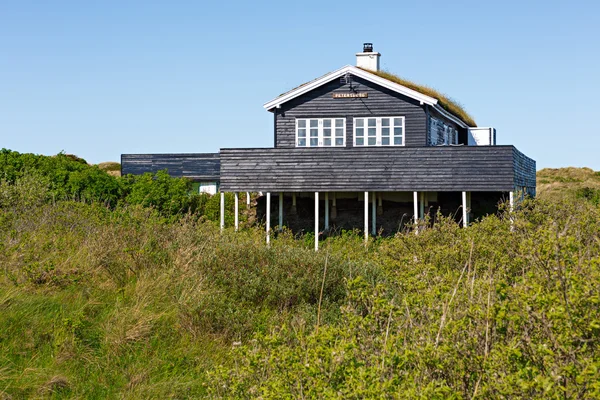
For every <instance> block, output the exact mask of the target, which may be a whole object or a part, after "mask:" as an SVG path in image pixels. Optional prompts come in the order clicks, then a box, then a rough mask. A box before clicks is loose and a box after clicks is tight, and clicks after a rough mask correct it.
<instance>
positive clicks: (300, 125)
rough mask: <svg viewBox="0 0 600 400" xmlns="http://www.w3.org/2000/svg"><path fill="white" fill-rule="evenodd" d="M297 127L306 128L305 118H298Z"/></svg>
mask: <svg viewBox="0 0 600 400" xmlns="http://www.w3.org/2000/svg"><path fill="white" fill-rule="evenodd" d="M298 128H306V120H305V119H299V120H298Z"/></svg>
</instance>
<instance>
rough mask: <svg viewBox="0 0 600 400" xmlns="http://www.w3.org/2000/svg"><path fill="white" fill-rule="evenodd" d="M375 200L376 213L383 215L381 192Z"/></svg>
mask: <svg viewBox="0 0 600 400" xmlns="http://www.w3.org/2000/svg"><path fill="white" fill-rule="evenodd" d="M377 201H378V202H377V215H383V200H382V194H381V193H379V195H378V196H377Z"/></svg>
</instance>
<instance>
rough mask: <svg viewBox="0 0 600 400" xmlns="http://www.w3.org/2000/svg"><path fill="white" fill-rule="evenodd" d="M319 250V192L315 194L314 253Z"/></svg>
mask: <svg viewBox="0 0 600 400" xmlns="http://www.w3.org/2000/svg"><path fill="white" fill-rule="evenodd" d="M318 250H319V192H315V251H318Z"/></svg>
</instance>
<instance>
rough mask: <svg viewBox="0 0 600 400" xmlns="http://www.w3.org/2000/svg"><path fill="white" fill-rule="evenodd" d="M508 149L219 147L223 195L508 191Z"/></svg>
mask: <svg viewBox="0 0 600 400" xmlns="http://www.w3.org/2000/svg"><path fill="white" fill-rule="evenodd" d="M514 150H515V149H514V147H513V146H477V147H467V146H447V147H419V148H389V147H388V148H385V147H379V148H353V149H331V148H318V149H294V150H290V149H279V148H278V149H221V188H222V190H224V191H263V192H264V191H271V192H277V191H288V192H302V191H349V192H353V191H364V190H369V191H371V190H374V191H462V190H465V191H510V190H513V189H514V187H515V176H516V175H515V174H516V172H515V165H516V164H515V152H514Z"/></svg>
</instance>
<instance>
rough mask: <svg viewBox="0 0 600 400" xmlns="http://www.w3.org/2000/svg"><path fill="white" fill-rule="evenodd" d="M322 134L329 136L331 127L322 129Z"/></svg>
mask: <svg viewBox="0 0 600 400" xmlns="http://www.w3.org/2000/svg"><path fill="white" fill-rule="evenodd" d="M323 136H331V128H325V129H323Z"/></svg>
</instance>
